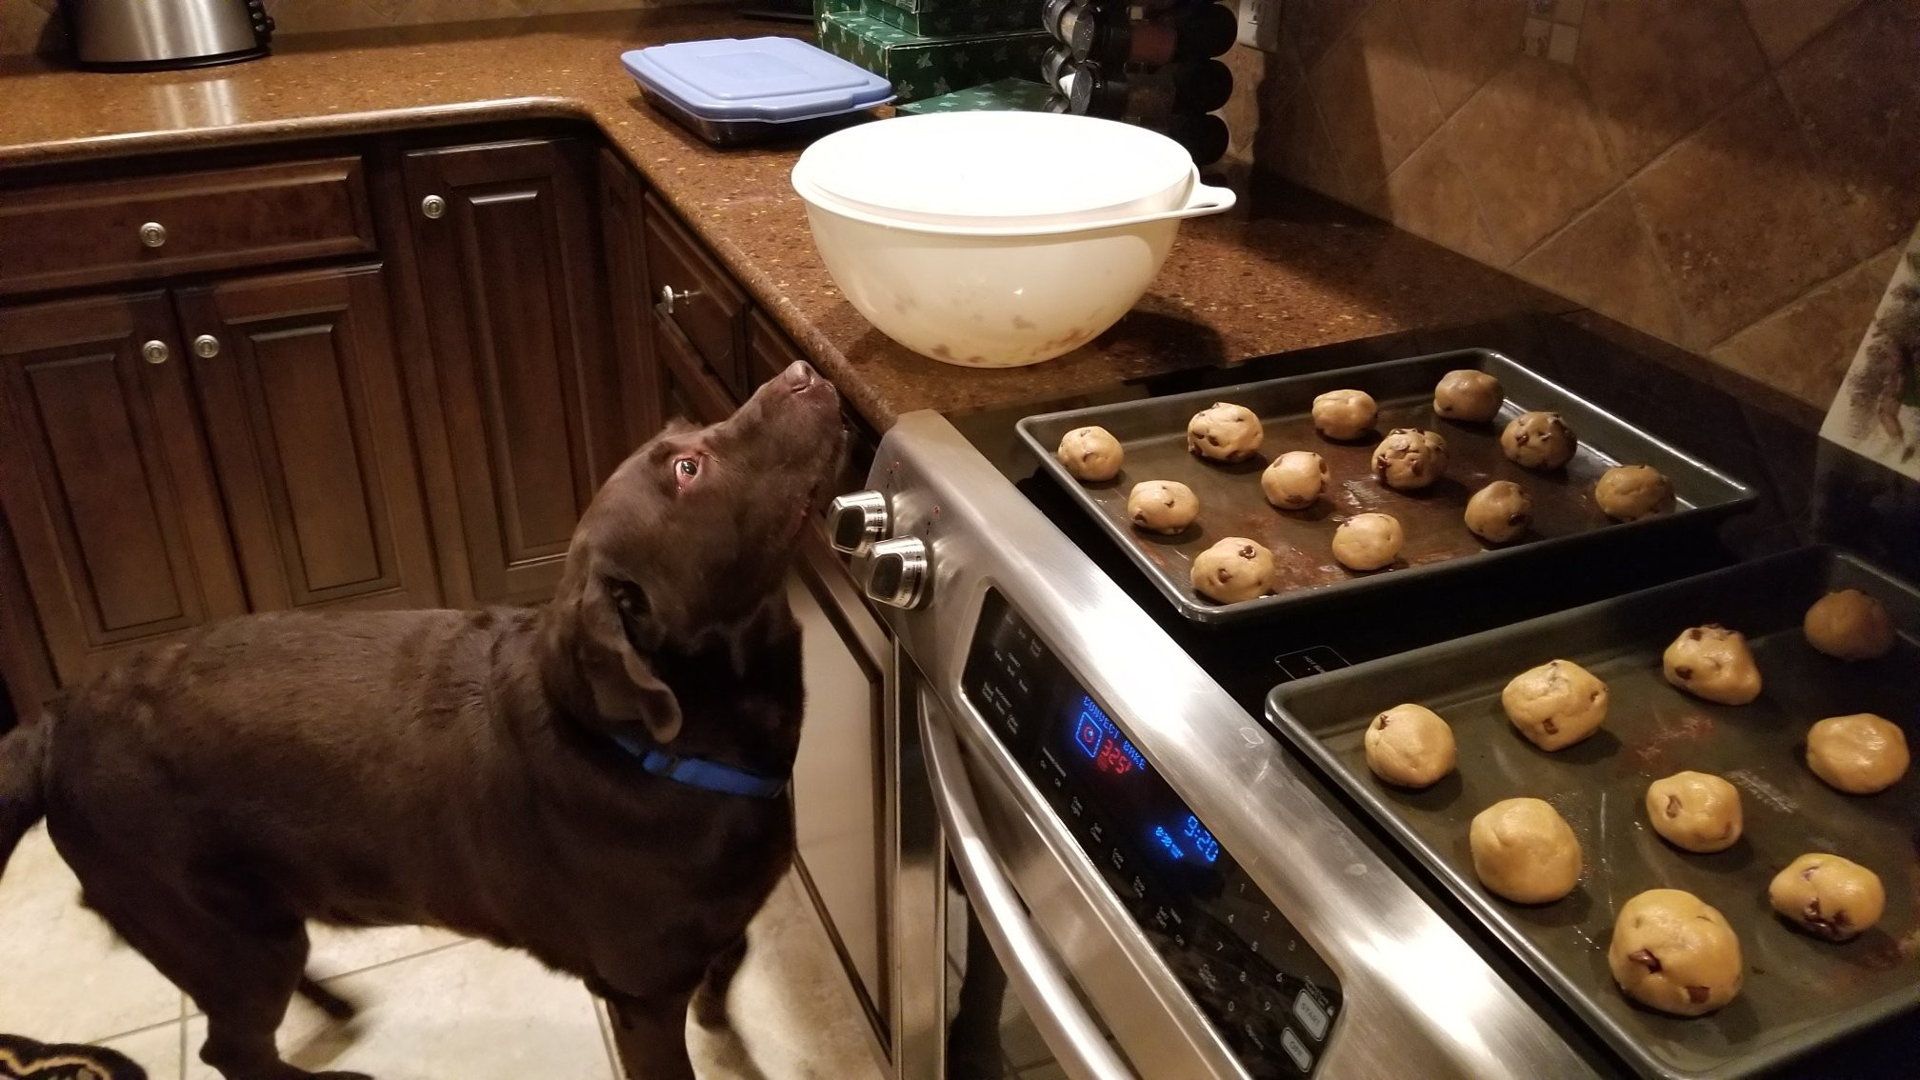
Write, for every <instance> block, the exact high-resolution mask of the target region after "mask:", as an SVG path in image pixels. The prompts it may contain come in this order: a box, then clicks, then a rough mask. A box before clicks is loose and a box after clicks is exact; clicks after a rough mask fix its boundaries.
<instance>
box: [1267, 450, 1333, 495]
mask: <svg viewBox="0 0 1920 1080" xmlns="http://www.w3.org/2000/svg"><path fill="white" fill-rule="evenodd" d="M1326 489H1327V463H1326V460H1325V459H1323V458H1322V457H1321V456H1320V455H1319V454H1316V453H1314V452H1312V451H1311V450H1289V451H1287V452H1286V453H1284V454H1281V455H1280V456H1279V457H1277V458H1275V459H1274V461H1273V464H1271V465H1269V466H1267V471H1266V472H1263V473H1261V474H1260V490H1261V491H1264V492H1266V494H1267V501H1268V502H1270V503H1272V504H1273V505H1275V506H1277V507H1279V508H1280V509H1282V510H1305V509H1306V508H1307V507H1309V506H1312V505H1313V504H1314V501H1315V500H1317V499H1319V498H1320V493H1321V492H1323V491H1325V490H1326Z"/></svg>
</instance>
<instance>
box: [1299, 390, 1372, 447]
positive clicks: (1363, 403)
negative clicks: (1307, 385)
mask: <svg viewBox="0 0 1920 1080" xmlns="http://www.w3.org/2000/svg"><path fill="white" fill-rule="evenodd" d="M1379 415H1380V406H1379V405H1377V404H1375V403H1374V400H1373V395H1372V394H1369V393H1367V392H1366V391H1364V390H1329V391H1327V392H1326V393H1324V394H1321V395H1320V396H1319V397H1317V398H1314V399H1313V426H1314V427H1315V428H1318V429H1319V431H1320V434H1322V435H1325V436H1326V437H1327V438H1329V439H1357V438H1359V437H1360V436H1362V435H1365V434H1366V433H1367V432H1369V431H1372V430H1373V421H1374V419H1375V418H1376V417H1378V416H1379Z"/></svg>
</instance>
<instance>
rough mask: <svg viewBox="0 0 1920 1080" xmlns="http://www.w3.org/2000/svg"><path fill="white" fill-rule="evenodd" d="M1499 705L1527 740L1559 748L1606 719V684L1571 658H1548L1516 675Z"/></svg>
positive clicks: (1544, 747) (1571, 742)
mask: <svg viewBox="0 0 1920 1080" xmlns="http://www.w3.org/2000/svg"><path fill="white" fill-rule="evenodd" d="M1500 707H1501V708H1503V709H1505V710H1506V712H1507V719H1508V720H1511V721H1513V726H1514V727H1516V728H1519V729H1520V734H1522V735H1525V736H1526V737H1527V741H1528V742H1530V743H1532V744H1533V745H1535V746H1537V747H1539V748H1540V749H1542V750H1563V749H1565V748H1567V747H1569V746H1572V745H1573V744H1574V743H1577V742H1579V741H1580V740H1582V739H1584V738H1586V737H1587V736H1589V735H1591V734H1593V733H1594V732H1596V731H1599V730H1600V725H1601V724H1604V723H1606V720H1607V684H1606V683H1603V682H1601V681H1600V680H1599V679H1598V678H1596V677H1595V676H1594V674H1593V672H1591V671H1588V670H1587V669H1586V668H1583V667H1581V666H1580V665H1579V664H1576V663H1574V662H1573V661H1571V660H1549V661H1547V662H1546V663H1544V664H1541V665H1540V666H1539V667H1534V668H1528V669H1527V670H1525V671H1523V672H1521V673H1520V674H1518V675H1515V676H1514V677H1513V681H1512V682H1509V683H1508V684H1507V688H1506V689H1505V690H1502V691H1500Z"/></svg>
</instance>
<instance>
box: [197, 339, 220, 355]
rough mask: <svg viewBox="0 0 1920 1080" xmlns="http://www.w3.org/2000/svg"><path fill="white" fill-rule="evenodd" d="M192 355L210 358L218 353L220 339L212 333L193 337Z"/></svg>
mask: <svg viewBox="0 0 1920 1080" xmlns="http://www.w3.org/2000/svg"><path fill="white" fill-rule="evenodd" d="M193 355H195V356H197V357H199V358H200V359H202V360H211V359H213V358H214V357H216V356H219V355H220V339H219V338H217V337H214V336H213V335H212V334H201V335H200V336H199V337H197V338H194V339H193Z"/></svg>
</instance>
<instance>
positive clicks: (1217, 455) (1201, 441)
mask: <svg viewBox="0 0 1920 1080" xmlns="http://www.w3.org/2000/svg"><path fill="white" fill-rule="evenodd" d="M1264 437H1265V433H1264V432H1263V431H1261V430H1260V418H1259V417H1257V416H1255V415H1253V410H1252V409H1247V408H1243V407H1242V406H1239V405H1230V404H1228V403H1227V402H1224V401H1216V402H1214V403H1213V404H1212V405H1209V406H1207V407H1206V408H1205V409H1202V410H1200V411H1199V412H1197V413H1194V414H1193V419H1191V420H1189V421H1187V449H1188V450H1191V451H1193V452H1194V453H1195V454H1198V455H1199V456H1201V457H1203V458H1206V459H1207V460H1208V461H1222V462H1229V463H1231V462H1235V461H1245V460H1247V459H1248V458H1250V457H1252V456H1253V455H1254V454H1255V453H1257V452H1258V451H1259V449H1260V440H1261V439H1262V438H1264Z"/></svg>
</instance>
